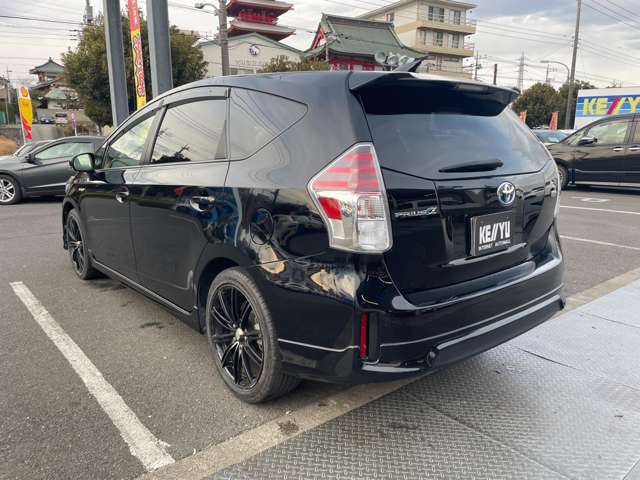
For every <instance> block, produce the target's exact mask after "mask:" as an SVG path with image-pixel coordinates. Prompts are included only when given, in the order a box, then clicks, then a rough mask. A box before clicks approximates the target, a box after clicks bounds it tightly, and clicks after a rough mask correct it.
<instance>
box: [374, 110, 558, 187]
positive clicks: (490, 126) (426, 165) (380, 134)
mask: <svg viewBox="0 0 640 480" xmlns="http://www.w3.org/2000/svg"><path fill="white" fill-rule="evenodd" d="M367 118H368V121H369V126H370V128H371V132H372V136H373V140H374V144H375V147H376V151H377V152H378V156H379V157H380V163H381V165H382V166H383V167H387V168H391V169H394V170H398V171H401V172H404V173H410V174H412V175H416V176H419V177H424V178H432V179H438V178H451V174H442V173H440V169H443V168H447V167H452V166H455V165H458V164H468V163H473V162H486V161H492V160H498V161H500V162H502V163H503V167H501V168H500V169H499V171H496V172H495V174H500V175H505V174H517V173H527V172H533V171H538V170H539V169H540V168H542V167H543V166H544V163H545V162H546V160H547V158H548V157H547V154H546V152H545V151H544V147H543V146H542V145H541V144H540V143H539V142H538V141H537V139H536V138H535V137H534V135H533V134H532V133H531V131H530V130H529V129H528V128H527V127H526V125H524V124H523V123H522V122H521V121H520V120H519V119H518V118H517V117H516V116H515V114H514V113H513V112H512V111H511V110H510V109H509V108H507V109H505V110H504V111H502V112H501V113H500V114H499V115H495V116H481V115H465V114H462V113H426V114H418V113H411V114H394V115H380V114H377V115H374V114H369V115H368V116H367ZM466 176H468V175H466Z"/></svg>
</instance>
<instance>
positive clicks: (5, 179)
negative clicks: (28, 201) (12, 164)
mask: <svg viewBox="0 0 640 480" xmlns="http://www.w3.org/2000/svg"><path fill="white" fill-rule="evenodd" d="M21 200H22V189H21V188H20V184H19V183H18V181H17V180H16V179H14V178H13V177H10V176H9V175H0V205H14V204H16V203H20V201H21Z"/></svg>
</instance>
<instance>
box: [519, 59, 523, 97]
mask: <svg viewBox="0 0 640 480" xmlns="http://www.w3.org/2000/svg"><path fill="white" fill-rule="evenodd" d="M523 89H524V52H522V56H521V57H520V65H519V66H518V90H520V91H521V92H522V90H523Z"/></svg>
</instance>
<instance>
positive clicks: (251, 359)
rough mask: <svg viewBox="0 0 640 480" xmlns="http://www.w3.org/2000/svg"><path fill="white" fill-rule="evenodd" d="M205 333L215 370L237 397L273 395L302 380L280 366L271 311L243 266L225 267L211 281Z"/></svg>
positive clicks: (261, 399)
mask: <svg viewBox="0 0 640 480" xmlns="http://www.w3.org/2000/svg"><path fill="white" fill-rule="evenodd" d="M206 334H207V339H208V342H209V350H210V351H211V354H212V357H213V361H214V364H215V366H216V368H217V370H218V373H219V374H220V376H221V377H222V378H223V380H224V382H225V384H226V385H227V387H229V389H230V390H231V391H232V392H233V393H234V394H235V395H236V396H237V397H238V398H240V399H241V400H243V401H245V402H248V403H261V402H264V401H267V400H272V399H274V398H277V397H280V396H282V395H285V394H286V393H288V392H290V391H291V390H293V389H294V388H296V387H297V386H298V384H299V383H300V380H299V379H298V378H296V377H292V376H290V375H287V374H286V373H284V371H283V368H282V359H281V356H280V349H279V347H278V335H277V333H276V329H275V326H274V322H273V319H272V318H271V313H270V312H269V309H268V307H267V303H266V302H265V300H264V297H263V296H262V293H261V292H260V290H259V289H258V287H257V285H256V284H255V282H254V281H253V279H252V278H251V277H250V276H249V275H248V274H247V273H246V271H245V270H244V269H242V268H238V267H236V268H230V269H228V270H224V271H223V272H222V273H220V274H219V275H218V276H217V277H216V278H215V280H214V281H213V283H212V284H211V287H210V288H209V294H208V296H207V312H206Z"/></svg>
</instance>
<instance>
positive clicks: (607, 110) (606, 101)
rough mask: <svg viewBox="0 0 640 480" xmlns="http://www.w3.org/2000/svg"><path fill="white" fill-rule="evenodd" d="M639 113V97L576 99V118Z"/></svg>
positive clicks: (621, 96)
mask: <svg viewBox="0 0 640 480" xmlns="http://www.w3.org/2000/svg"><path fill="white" fill-rule="evenodd" d="M639 111H640V95H620V96H611V97H609V96H602V97H581V98H579V99H578V116H582V117H595V116H598V117H600V116H604V115H619V114H622V113H636V112H639Z"/></svg>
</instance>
